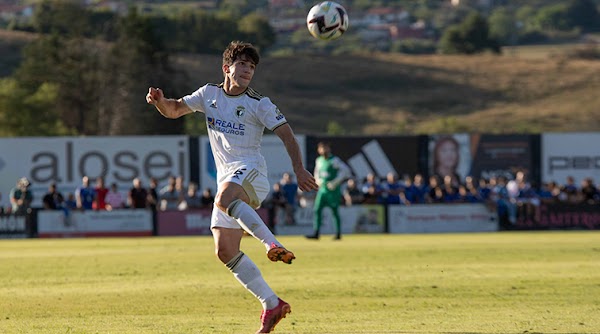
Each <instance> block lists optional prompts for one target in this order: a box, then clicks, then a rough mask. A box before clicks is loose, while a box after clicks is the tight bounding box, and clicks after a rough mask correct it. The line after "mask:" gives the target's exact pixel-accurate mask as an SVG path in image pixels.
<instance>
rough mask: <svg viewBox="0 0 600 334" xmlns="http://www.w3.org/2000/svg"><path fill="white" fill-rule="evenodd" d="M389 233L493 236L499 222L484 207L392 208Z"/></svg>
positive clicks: (462, 205) (390, 208)
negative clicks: (453, 233)
mask: <svg viewBox="0 0 600 334" xmlns="http://www.w3.org/2000/svg"><path fill="white" fill-rule="evenodd" d="M388 228H389V232H390V233H449V232H492V231H497V230H498V219H497V215H496V213H495V212H491V211H489V210H488V208H487V207H486V206H485V205H483V204H427V205H410V206H402V205H389V206H388Z"/></svg>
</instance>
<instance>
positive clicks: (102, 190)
mask: <svg viewBox="0 0 600 334" xmlns="http://www.w3.org/2000/svg"><path fill="white" fill-rule="evenodd" d="M94 192H95V194H96V195H95V196H94V202H93V203H92V208H93V209H94V210H106V194H108V188H106V186H105V185H104V178H103V177H102V176H98V177H97V178H96V188H94Z"/></svg>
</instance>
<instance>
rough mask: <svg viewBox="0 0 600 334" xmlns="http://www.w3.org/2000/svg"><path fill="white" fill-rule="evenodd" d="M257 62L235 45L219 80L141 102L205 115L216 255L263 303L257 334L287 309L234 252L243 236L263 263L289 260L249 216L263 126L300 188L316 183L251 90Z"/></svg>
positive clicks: (255, 203)
mask: <svg viewBox="0 0 600 334" xmlns="http://www.w3.org/2000/svg"><path fill="white" fill-rule="evenodd" d="M259 59H260V57H259V54H258V51H257V50H256V48H255V47H254V46H253V45H252V44H250V43H245V42H240V41H233V42H231V43H230V44H229V46H228V47H227V48H226V49H225V51H224V52H223V64H222V67H221V69H222V71H223V75H224V81H223V83H221V84H218V85H217V84H210V83H209V84H206V85H204V86H202V87H200V88H199V89H198V90H196V91H195V92H193V93H192V94H190V95H187V96H184V97H183V98H180V99H177V100H175V99H168V98H165V96H164V94H163V92H162V90H161V89H159V88H153V87H151V88H150V89H149V91H148V94H147V95H146V100H147V102H148V103H149V104H152V105H154V106H155V107H156V108H157V109H158V111H159V112H160V113H161V114H162V115H163V116H165V117H167V118H178V117H181V116H183V115H186V114H190V113H192V112H202V113H204V114H205V115H206V124H207V128H208V136H209V140H210V146H211V150H212V153H213V156H214V158H215V163H216V166H217V183H218V185H217V194H216V196H215V206H214V209H213V212H212V217H211V230H212V233H213V237H214V241H215V252H216V255H217V257H218V258H219V260H221V261H222V262H223V263H224V264H225V266H226V267H227V268H228V269H229V270H230V271H231V272H232V273H233V275H234V277H235V278H236V279H237V280H238V281H239V282H240V283H241V284H242V285H243V286H244V287H245V288H246V289H247V290H249V291H250V292H251V293H252V294H253V295H254V296H256V297H257V298H258V299H259V300H260V302H261V303H262V306H263V311H262V313H261V317H260V318H261V328H260V329H259V330H258V332H257V333H270V332H271V331H272V330H273V328H274V327H275V325H276V324H277V323H278V322H279V321H280V320H281V319H282V318H285V317H286V315H287V314H288V313H290V312H291V307H290V305H289V304H288V303H286V302H284V301H283V300H281V299H280V298H279V297H278V296H277V295H276V294H275V293H274V292H273V290H272V289H271V288H270V287H269V285H268V284H267V283H266V282H265V280H264V279H263V277H262V274H261V272H260V270H259V269H258V267H257V266H256V265H255V264H254V262H253V261H252V260H251V259H250V258H249V257H248V256H247V255H245V254H244V253H243V252H242V251H241V250H240V243H241V239H242V236H243V233H244V231H246V232H247V233H249V234H250V235H252V236H253V237H255V238H256V239H258V240H260V241H261V242H262V243H263V244H264V246H265V247H266V249H267V257H268V258H269V260H271V261H273V262H276V261H282V262H284V263H287V264H291V263H292V260H293V259H295V256H294V253H292V252H291V251H289V250H287V249H286V248H285V247H284V246H283V245H282V244H281V243H279V241H278V240H277V239H276V238H275V236H274V235H273V233H271V231H270V230H269V228H268V227H267V225H266V224H265V223H264V222H263V221H262V219H261V218H260V216H259V215H258V214H257V212H256V211H255V208H258V207H259V206H260V204H261V202H262V201H263V200H264V199H265V197H266V196H267V195H268V193H269V190H270V187H269V182H268V179H267V166H266V162H265V159H264V157H263V156H262V155H261V153H260V143H261V140H262V134H263V130H264V128H265V127H266V128H268V129H269V130H271V131H273V132H274V133H275V134H276V135H277V136H278V137H279V138H280V139H281V140H282V142H283V144H284V145H285V148H286V150H287V153H288V155H289V157H290V159H291V162H292V167H293V170H294V173H295V174H296V177H297V180H298V186H299V187H300V189H302V190H305V191H309V190H313V189H317V187H318V186H317V184H316V181H315V179H314V177H313V176H312V174H311V173H310V172H309V171H307V170H306V169H305V167H304V165H303V163H302V159H301V155H300V147H299V145H298V142H297V141H296V138H295V136H294V133H293V131H292V128H291V127H290V125H289V124H288V123H287V120H286V118H285V117H284V115H283V114H282V113H281V112H280V111H279V109H278V108H277V107H276V106H275V104H273V103H272V102H271V100H270V99H269V98H268V97H265V96H262V95H260V94H259V93H258V92H257V91H255V90H254V89H252V88H251V87H249V84H250V81H251V80H252V78H253V76H254V73H255V70H256V66H257V65H258V62H259Z"/></svg>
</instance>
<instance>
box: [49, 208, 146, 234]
mask: <svg viewBox="0 0 600 334" xmlns="http://www.w3.org/2000/svg"><path fill="white" fill-rule="evenodd" d="M37 216H38V217H37V219H38V226H37V232H38V237H40V238H68V237H135V236H151V235H152V211H150V210H146V209H126V210H115V211H71V212H69V211H63V210H52V211H48V210H41V211H38V214H37Z"/></svg>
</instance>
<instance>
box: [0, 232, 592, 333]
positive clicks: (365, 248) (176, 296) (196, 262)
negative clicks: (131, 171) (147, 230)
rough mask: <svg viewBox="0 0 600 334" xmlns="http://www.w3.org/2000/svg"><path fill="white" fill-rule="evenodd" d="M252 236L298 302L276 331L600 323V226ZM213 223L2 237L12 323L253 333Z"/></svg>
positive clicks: (20, 326)
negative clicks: (104, 235)
mask: <svg viewBox="0 0 600 334" xmlns="http://www.w3.org/2000/svg"><path fill="white" fill-rule="evenodd" d="M280 240H281V241H282V242H284V243H285V244H286V246H288V248H290V249H292V250H294V251H295V253H296V255H297V257H298V259H297V260H296V261H295V263H294V264H293V265H290V266H288V265H284V264H282V263H270V262H268V260H267V259H266V257H265V255H264V249H263V248H262V246H261V245H260V244H259V243H258V242H256V241H255V240H252V239H251V238H247V239H244V241H243V244H242V246H243V248H244V250H245V252H246V253H247V254H248V255H249V256H251V257H252V258H253V259H254V261H255V262H256V263H257V265H258V266H259V268H261V270H262V273H263V275H264V276H265V278H266V279H267V281H268V282H270V284H271V286H272V287H273V289H274V290H275V291H276V292H277V293H278V294H279V295H280V296H281V297H282V298H284V299H285V300H286V301H288V302H289V303H290V304H291V305H292V313H291V314H290V315H289V316H288V318H287V319H284V320H283V321H282V322H281V323H280V324H279V325H278V327H277V329H276V331H275V333H598V332H600V233H598V232H589V231H587V232H539V233H490V234H444V235H373V236H346V237H345V238H344V240H343V241H341V242H334V241H332V240H330V239H329V238H328V237H327V238H323V239H322V240H321V241H318V242H310V241H308V240H304V239H303V238H301V237H281V238H280ZM212 248H213V245H212V239H211V238H210V237H180V238H132V239H129V238H123V239H67V240H58V239H55V240H40V239H29V240H0V333H235V334H238V333H254V332H255V331H256V329H257V328H258V326H259V314H260V304H259V303H258V301H256V300H255V299H254V297H252V296H251V295H250V293H248V292H246V291H245V290H244V289H243V288H242V287H241V286H240V285H239V283H238V282H237V281H236V280H235V279H234V278H233V277H232V275H231V274H230V273H229V271H228V270H227V269H226V268H225V267H224V266H223V265H222V264H220V263H219V262H218V261H217V260H216V258H215V257H214V255H213V250H212Z"/></svg>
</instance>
